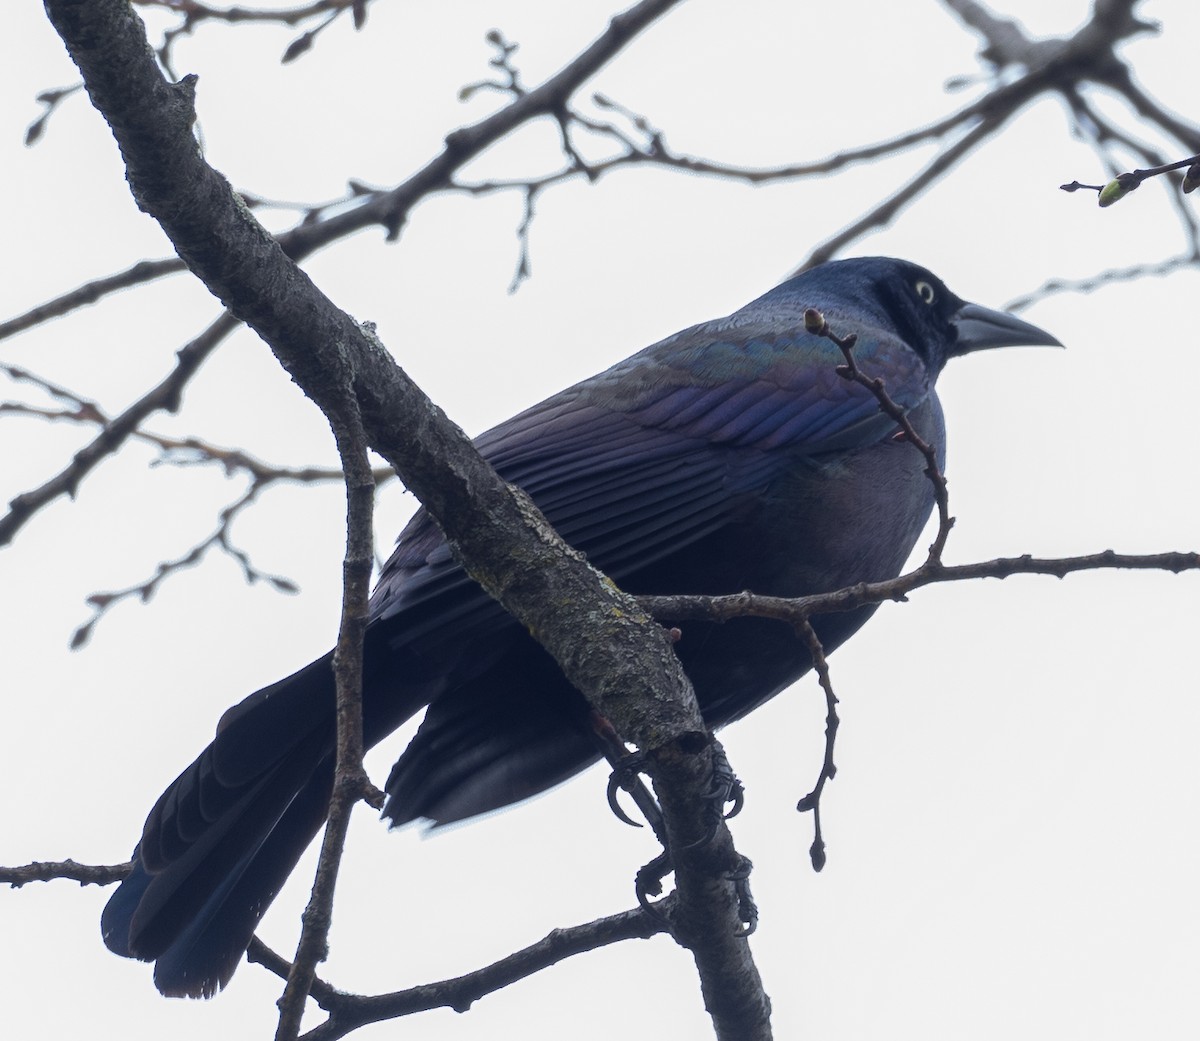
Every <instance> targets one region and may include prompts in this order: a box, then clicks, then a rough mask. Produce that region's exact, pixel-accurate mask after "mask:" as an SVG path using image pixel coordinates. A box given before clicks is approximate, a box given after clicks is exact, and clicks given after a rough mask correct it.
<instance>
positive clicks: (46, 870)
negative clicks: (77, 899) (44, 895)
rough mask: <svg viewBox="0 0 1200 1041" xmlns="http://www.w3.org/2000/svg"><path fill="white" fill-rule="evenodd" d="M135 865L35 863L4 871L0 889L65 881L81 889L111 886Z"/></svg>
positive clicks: (1, 875) (0, 875)
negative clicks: (2, 886) (76, 884)
mask: <svg viewBox="0 0 1200 1041" xmlns="http://www.w3.org/2000/svg"><path fill="white" fill-rule="evenodd" d="M132 870H133V864H132V863H125V864H80V863H78V862H77V861H74V860H35V861H34V862H33V863H32V864H22V865H21V866H20V867H0V885H9V886H12V887H13V889H20V888H21V886H23V885H27V884H28V883H30V882H53V881H54V880H56V879H60V878H65V879H68V880H70V881H72V882H78V883H79V884H80V885H81V886H107V885H111V884H112V883H113V882H120V881H121V879H123V878H124V877H125V876H126V875H128V874H129V872H130V871H132Z"/></svg>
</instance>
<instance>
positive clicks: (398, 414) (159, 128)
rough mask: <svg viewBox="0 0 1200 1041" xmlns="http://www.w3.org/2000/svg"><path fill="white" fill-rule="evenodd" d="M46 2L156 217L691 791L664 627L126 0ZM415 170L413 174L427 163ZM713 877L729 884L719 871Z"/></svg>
mask: <svg viewBox="0 0 1200 1041" xmlns="http://www.w3.org/2000/svg"><path fill="white" fill-rule="evenodd" d="M670 6H671V3H669V2H667V0H654V2H651V0H644V2H643V3H641V4H638V5H637V6H635V7H633V8H631V9H630V10H629V11H628V12H626V13H625V14H622V15H618V16H617V17H615V18H614V19H613V20H612V22H611V23H610V25H609V28H608V29H607V31H606V32H605V33H604V34H602V35H601V36H600V37H599V38H598V39H597V41H596V42H595V43H593V44H592V45H591V46H590V47H589V48H588V49H587V50H586V51H584V52H583V54H581V55H580V57H579V58H578V59H576V61H575V62H573V63H572V64H571V66H569V67H568V68H567V69H564V70H563V71H562V72H560V73H558V74H557V75H556V76H554V77H551V79H550V80H548V81H547V82H546V84H543V86H542V87H540V88H538V89H537V90H534V91H531V92H530V93H529V94H526V95H523V96H522V97H520V98H518V99H517V100H516V101H514V103H513V104H512V105H511V106H509V109H507V110H505V111H506V112H511V113H512V116H511V117H510V118H511V119H512V120H515V121H517V122H519V121H521V120H523V119H525V118H528V116H529V114H531V113H537V112H547V111H553V109H554V107H555V106H556V105H558V104H561V102H562V100H563V98H565V96H566V94H568V93H569V92H570V90H572V89H573V88H574V85H577V84H578V83H579V82H582V80H583V79H586V78H587V76H589V75H591V73H592V72H594V71H595V70H596V69H597V68H598V67H599V66H600V65H601V64H603V62H605V61H607V60H608V59H609V58H610V57H611V56H612V55H613V54H615V53H616V52H617V51H618V50H619V49H620V48H621V46H623V45H624V43H626V42H628V40H629V39H631V38H632V36H633V35H635V34H636V33H637V32H638V31H639V30H640V29H641V28H643V27H644V26H645V25H647V24H649V22H650V21H652V20H653V19H654V18H655V17H657V16H658V15H659V14H661V13H662V12H663V11H665V10H667V9H668V8H669V7H670ZM46 7H47V10H48V11H49V13H50V16H51V20H52V21H53V22H54V25H55V28H56V29H57V30H58V32H59V34H60V35H61V36H62V37H63V39H64V41H65V42H66V43H67V46H68V50H69V51H70V52H71V56H72V58H73V59H74V60H75V62H76V64H77V65H78V66H79V68H80V71H81V72H82V73H83V76H84V80H85V83H86V84H87V87H88V92H89V95H90V96H91V98H92V101H93V104H95V105H96V107H97V108H98V109H99V110H100V111H101V112H102V113H103V114H104V116H105V118H106V119H107V120H108V122H109V125H110V126H111V127H112V130H113V134H114V136H115V137H116V139H117V142H118V145H119V146H120V148H121V152H122V155H123V157H124V159H125V162H126V166H127V171H128V179H129V182H130V186H131V189H132V191H133V194H134V198H135V199H136V200H137V203H138V205H139V206H140V207H141V208H142V209H144V210H145V211H146V212H148V213H150V214H151V215H153V216H154V217H155V218H156V219H157V220H158V221H159V222H160V224H161V225H162V226H163V229H164V230H165V231H166V233H167V235H168V237H169V238H170V239H171V241H172V243H173V244H174V246H175V248H176V250H177V252H178V253H179V255H180V256H181V257H182V258H183V259H184V260H185V262H186V263H187V264H188V266H189V267H190V268H191V269H192V271H193V272H194V273H195V274H196V275H197V276H198V277H200V278H201V280H202V281H204V282H205V284H206V285H207V286H208V287H209V289H210V290H211V291H212V292H213V293H214V294H215V295H216V296H218V297H219V298H220V299H221V300H222V302H223V303H224V304H225V305H226V306H227V307H228V308H229V310H230V311H231V313H232V314H234V315H236V316H237V317H238V318H239V319H241V320H243V321H245V322H246V323H247V324H248V325H250V326H251V328H253V329H254V330H255V331H256V332H257V333H258V334H259V335H260V336H261V337H262V338H263V339H264V340H266V342H267V343H268V344H269V345H270V346H271V349H272V350H273V351H274V352H275V354H276V356H277V357H278V358H279V360H280V362H281V364H283V366H284V367H285V368H286V369H287V370H288V372H289V373H290V374H291V375H292V377H293V378H294V379H295V380H296V382H297V383H298V384H299V385H300V386H301V388H302V389H303V390H304V391H305V393H306V394H308V395H309V397H311V398H312V399H313V400H314V401H315V402H316V403H317V404H318V405H319V406H320V407H321V408H322V410H323V411H325V412H326V414H327V415H329V416H330V417H331V419H332V420H333V421H334V423H335V425H336V423H337V421H338V417H339V416H341V415H342V412H341V406H342V400H341V388H343V387H345V386H346V385H347V379H349V380H350V381H351V382H352V385H353V386H354V388H355V391H356V393H357V396H358V407H359V409H360V410H361V415H362V420H363V428H364V430H365V432H366V435H367V437H368V439H369V441H370V443H371V446H372V447H373V448H375V450H376V451H378V452H379V453H380V454H381V455H383V456H384V458H386V459H387V460H388V461H389V462H390V463H392V465H393V466H395V468H396V470H397V472H398V473H399V474H400V475H401V477H402V479H403V480H404V482H405V484H406V485H407V486H408V487H409V488H410V489H411V490H412V491H413V492H415V493H416V494H417V496H418V497H419V498H420V499H421V501H422V502H423V503H424V504H425V506H426V507H427V508H428V509H429V511H430V513H431V514H432V516H434V517H435V518H436V519H437V520H438V522H439V523H440V524H441V526H442V529H443V531H444V532H445V534H446V536H447V539H448V540H449V543H450V546H451V549H452V550H453V551H454V553H455V554H456V556H457V557H458V559H460V560H461V561H462V563H463V564H464V566H465V567H466V568H467V570H468V571H469V572H470V573H471V575H472V576H473V577H474V578H476V579H477V580H478V581H479V582H480V584H481V585H482V586H483V587H484V588H485V589H486V590H487V591H488V592H489V593H491V594H492V595H493V596H495V597H496V598H497V599H498V600H500V601H501V603H503V604H504V605H505V607H507V608H508V609H509V610H510V611H511V612H512V613H513V614H514V615H515V616H516V617H517V618H518V619H519V620H520V621H521V622H522V623H523V624H524V625H525V626H526V627H527V628H528V629H529V630H530V631H531V632H533V633H535V634H536V635H537V637H538V639H539V640H540V641H541V642H542V644H543V645H544V646H545V647H546V649H547V650H548V651H549V652H550V653H551V654H552V655H553V657H554V658H555V659H556V660H557V662H558V663H559V665H560V666H561V667H562V669H563V671H564V673H565V674H566V676H567V678H568V679H569V680H570V681H571V682H572V684H573V685H574V686H575V687H576V688H577V689H579V690H580V691H581V692H582V693H583V694H584V695H585V696H586V697H587V698H588V700H589V701H590V702H591V704H592V705H593V706H594V707H595V708H596V709H597V710H598V711H600V712H601V713H602V714H603V715H604V716H605V717H607V718H608V719H611V720H612V721H613V722H614V724H615V725H616V726H617V728H618V731H619V732H620V733H621V734H622V735H623V736H624V737H626V738H627V739H628V740H630V741H632V742H634V743H635V744H636V745H637V746H638V747H639V748H641V749H643V750H645V751H647V752H648V754H649V756H650V761H651V764H652V765H651V769H652V775H653V776H654V777H655V779H656V783H661V781H662V777H661V776H660V771H659V769H658V768H659V766H660V765H661V767H662V770H661V774H662V775H664V776H665V775H670V776H671V777H678V776H680V775H681V774H682V773H684V771H682V770H680V769H679V768H678V764H679V762H680V761H687V760H689V759H691V760H694V762H690V763H688V764H687V765H688V770H687V772H688V773H689V774H691V775H692V776H691V778H690V779H691V780H693V781H694V780H696V778H697V777H699V778H701V781H700V785H701V787H700V788H698V790H697V791H695V792H689V793H674V792H669V791H667V789H666V787H664V788H663V790H662V791H660V798H662V799H663V801H664V803H665V804H669V805H672V806H674V805H675V804H676V803H677V802H682V803H690V802H694V801H696V800H698V799H700V797H701V795H702V791H703V787H705V786H706V785H707V782H708V778H709V777H710V776H711V746H710V744H709V742H708V741H707V739H706V731H705V727H704V724H703V721H702V720H701V718H700V714H699V709H698V706H697V705H696V701H695V696H694V694H693V693H692V690H691V687H690V684H689V683H688V681H687V678H686V676H685V675H684V674H683V671H682V669H681V668H680V665H679V662H678V660H677V659H676V658H675V655H674V652H673V650H672V648H671V644H670V640H669V638H668V636H667V635H666V634H665V633H664V632H663V631H662V630H661V628H660V627H659V626H657V625H656V624H655V623H654V622H653V621H652V620H651V619H650V618H649V616H647V615H646V614H645V613H644V612H642V611H641V610H640V609H638V607H637V605H636V603H635V602H634V601H633V600H632V599H631V598H630V597H628V596H626V595H625V594H622V593H621V592H620V591H618V590H617V589H616V588H615V587H614V586H613V585H612V584H611V583H610V582H608V581H607V580H606V579H605V578H604V577H603V576H602V575H600V574H599V573H598V572H597V571H595V570H594V569H592V568H591V567H589V566H588V565H587V563H586V561H585V560H584V559H583V558H582V557H581V556H580V555H579V554H578V553H576V552H575V551H574V550H572V549H571V548H570V547H568V546H566V545H565V544H564V543H563V542H562V541H561V540H560V539H559V538H558V537H557V535H555V533H554V532H553V530H552V529H551V528H550V526H549V524H548V523H547V522H546V520H545V518H544V517H542V515H541V514H540V512H539V511H538V510H537V508H536V507H535V506H534V505H533V503H532V502H531V501H530V500H529V499H528V497H527V496H525V495H524V494H522V493H521V492H519V491H517V490H516V489H514V488H511V487H510V486H508V485H505V484H504V483H503V482H502V481H501V480H500V479H499V478H498V477H497V476H496V475H495V473H494V472H493V471H492V470H491V469H490V467H488V466H487V465H486V464H485V463H484V462H483V460H482V459H481V458H480V457H479V455H478V453H477V452H476V451H475V449H474V448H473V446H472V445H471V443H470V442H469V441H468V440H467V438H466V437H465V435H463V433H462V432H461V431H460V430H459V429H458V428H457V427H455V426H454V425H453V424H452V423H451V422H450V421H449V420H448V419H447V418H446V416H445V415H444V414H443V413H442V412H441V411H440V410H439V409H438V408H437V407H436V406H435V405H434V404H433V403H432V402H431V401H429V399H428V398H427V397H426V396H425V395H424V394H423V393H422V392H421V391H420V389H419V388H418V387H416V386H415V384H413V383H412V382H411V380H409V379H408V377H407V376H406V375H405V374H404V372H403V371H402V370H401V369H400V368H399V367H398V366H397V365H396V364H395V362H394V361H393V360H392V359H391V358H390V357H389V356H388V355H387V354H386V352H384V351H383V350H382V348H381V347H379V346H378V344H376V343H375V342H373V341H372V339H371V338H370V337H368V336H366V335H364V334H363V332H362V330H360V329H359V328H358V326H357V325H356V324H355V323H354V322H353V321H352V320H351V319H350V318H349V316H347V315H345V314H344V313H343V312H341V311H340V310H338V309H337V308H336V307H334V306H333V304H332V303H331V302H330V301H329V300H328V299H327V298H325V297H324V295H323V294H321V293H320V291H319V290H318V289H317V288H316V287H315V286H314V285H313V284H312V282H311V280H310V279H309V278H308V276H307V275H305V274H304V272H302V271H301V270H299V269H298V268H297V267H296V266H295V265H294V264H293V263H292V262H291V261H289V260H288V259H287V257H286V256H285V255H284V252H283V250H282V249H281V248H280V245H279V243H278V242H277V241H276V240H275V239H273V238H272V237H271V236H270V235H269V234H268V233H267V232H266V231H265V229H263V228H262V227H261V226H260V225H259V224H258V223H257V222H256V221H254V219H253V217H252V216H251V214H250V213H249V211H248V210H247V209H246V208H245V206H244V205H242V204H241V203H240V200H239V199H238V198H237V197H236V196H235V195H234V193H233V192H232V190H231V189H230V187H229V184H228V182H227V181H225V179H224V178H223V177H221V176H220V175H219V174H217V173H216V171H214V170H212V169H211V168H210V167H209V166H208V165H207V164H206V163H205V162H204V160H203V158H202V157H201V155H200V153H199V150H198V148H197V146H196V142H195V140H194V138H193V136H192V133H191V126H192V122H193V120H194V111H193V107H192V92H193V90H194V88H195V81H194V80H193V79H185V80H184V81H182V82H181V83H179V84H170V83H167V82H166V81H165V80H164V79H163V78H162V75H161V74H160V72H159V70H158V68H157V66H156V64H155V63H154V60H153V57H152V55H151V53H150V50H149V46H148V44H147V42H146V39H145V36H144V33H143V31H142V28H141V24H140V22H139V21H138V20H137V19H136V18H135V17H134V16H133V14H132V12H131V11H130V9H129V8H128V6H127V5H125V4H123V3H121V2H120V0H86V2H85V0H47V3H46ZM487 122H488V121H485V123H487ZM509 125H511V124H504V123H494V122H493V123H491V124H490V125H489V126H488V127H487V128H485V129H483V130H481V129H480V128H481V127H482V126H483V124H476V126H474V127H469V128H466V129H465V130H460V131H456V132H455V133H454V134H452V135H451V136H450V138H449V139H448V140H447V150H446V153H444V157H443V159H442V160H441V161H440V163H435V164H431V167H430V168H427V171H426V173H425V178H426V179H427V180H428V179H432V180H434V181H437V182H439V183H441V182H444V180H445V179H446V178H447V177H448V176H449V175H450V173H451V172H452V170H453V169H454V168H455V166H456V165H457V163H458V162H461V153H462V152H467V151H472V150H477V149H479V148H481V147H483V142H484V141H487V142H488V143H490V141H491V140H494V139H495V138H496V137H497V136H499V134H500V133H502V132H504V131H506V130H507V129H508V127H509ZM414 181H416V182H418V183H419V182H420V181H421V175H418V177H417V178H414ZM422 190H424V189H422ZM404 212H406V208H405V205H404V204H403V200H400V204H399V205H397V206H395V207H394V208H393V210H392V211H391V219H392V220H393V222H394V227H395V228H396V229H398V227H399V222H400V221H401V220H402V219H403V214H404ZM672 827H674V829H675V830H676V831H679V832H686V831H687V830H688V827H689V825H688V822H686V821H675V822H673V824H672V822H669V823H668V828H669V830H670V829H671V828H672ZM718 831H719V834H718V836H717V841H718V842H722V843H724V842H728V841H730V840H729V838H728V832H727V830H726V829H724V828H723V827H721V828H720V829H718ZM693 867H694V865H693V864H691V863H688V864H684V865H682V866H681V869H680V871H679V873H678V874H677V877H676V881H677V885H678V886H679V888H680V890H681V891H683V890H684V889H687V890H688V891H689V892H692V891H693V888H695V889H696V890H697V891H698V889H699V887H692V886H691V885H690V884H689V883H690V880H689V879H688V878H687V877H685V876H686V874H687V872H688V871H689V870H692V869H693ZM710 881H711V880H710ZM710 888H711V887H710ZM718 888H719V889H720V890H721V891H722V892H724V893H725V894H726V895H729V894H731V893H732V885H731V884H730V883H728V882H721V883H720V885H719V887H718ZM691 913H693V914H695V915H697V916H698V917H702V918H704V919H705V920H707V921H709V922H711V923H714V924H713V927H714V928H728V930H729V931H730V932H733V931H735V930H736V928H737V925H738V919H737V915H736V909H734V911H733V913H730V909H729V908H728V907H711V908H705V909H701V908H692V909H691ZM742 946H743V947H744V943H743V944H742ZM697 962H698V964H699V965H701V967H702V971H703V972H705V974H706V978H705V979H704V981H703V985H704V988H705V992H706V993H722V992H724V990H725V989H726V987H725V984H724V982H723V980H722V979H721V978H720V973H721V972H722V971H725V970H726V966H724V965H723V964H722V963H721V962H720V961H719V960H718V959H715V958H710V957H704V958H703V959H702V958H701V957H700V956H699V955H698V956H697ZM728 971H729V972H730V974H731V977H732V978H731V981H730V986H731V987H733V986H737V987H738V988H739V989H740V988H741V986H742V985H743V984H744V982H745V980H744V977H745V971H744V959H743V960H742V961H741V962H739V963H738V964H737V965H736V966H729V967H728ZM709 973H711V974H712V975H711V976H709V975H708V974H709ZM760 993H761V988H760ZM761 1002H765V997H762V998H761V999H760V1003H761ZM715 1021H716V1022H718V1024H719V1032H720V1036H722V1037H734V1036H741V1037H765V1036H768V1035H767V1034H766V1033H764V1031H763V1030H762V1029H759V1026H758V1024H755V1029H754V1030H753V1031H752V1032H751V1031H746V1032H743V1033H741V1034H738V1033H736V1032H735V1030H736V1027H731V1025H730V1022H729V1021H728V1020H727V1019H726V1020H724V1021H722V1020H715Z"/></svg>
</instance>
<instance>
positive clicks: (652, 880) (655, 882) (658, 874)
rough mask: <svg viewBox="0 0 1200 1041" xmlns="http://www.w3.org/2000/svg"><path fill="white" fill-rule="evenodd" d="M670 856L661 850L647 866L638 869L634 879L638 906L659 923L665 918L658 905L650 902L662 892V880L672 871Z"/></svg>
mask: <svg viewBox="0 0 1200 1041" xmlns="http://www.w3.org/2000/svg"><path fill="white" fill-rule="evenodd" d="M674 869H675V868H674V865H673V864H672V862H671V855H670V854H669V853H668V852H667V851H666V850H663V851H662V852H661V853H660V854H659V855H658V856H657V857H655V858H654V859H653V860H652V861H650V863H649V864H645V865H643V866H642V867H640V868H638V873H637V875H636V877H635V879H634V884H633V889H634V892H635V893H636V894H637V902H638V906H639V907H641V909H642V910H643V911H645V912H646V913H647V914H649V915H653V916H654V917H655V918H657V919H658V920H659V921H661V922H665V921H667V916H666V915H665V914H664V913H663V912H662V911H661V910H660V909H659V906H658V904H656V903H654V902H653V901H651V899H650V898H651V897H652V896H659V895H661V893H662V891H663V885H662V882H663V879H664V878H666V877H667V875H669V874H670V873H671V872H672V871H673V870H674Z"/></svg>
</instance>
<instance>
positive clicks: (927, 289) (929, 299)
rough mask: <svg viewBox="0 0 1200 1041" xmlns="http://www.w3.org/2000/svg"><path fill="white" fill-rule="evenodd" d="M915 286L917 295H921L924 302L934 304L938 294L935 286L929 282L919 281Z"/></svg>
mask: <svg viewBox="0 0 1200 1041" xmlns="http://www.w3.org/2000/svg"><path fill="white" fill-rule="evenodd" d="M913 288H914V289H916V291H917V296H919V297H920V298H921V300H922V301H923V302H924V303H927V304H932V303H933V300H934V297H936V296H937V293H936V292H935V291H934V288H933V286H931V285H930V284H929V283H928V282H918V283H917V284H916V285H915V286H914V287H913Z"/></svg>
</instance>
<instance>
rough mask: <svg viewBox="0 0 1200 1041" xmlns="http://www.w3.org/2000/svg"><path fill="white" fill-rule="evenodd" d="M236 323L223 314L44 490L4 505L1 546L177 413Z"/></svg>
mask: <svg viewBox="0 0 1200 1041" xmlns="http://www.w3.org/2000/svg"><path fill="white" fill-rule="evenodd" d="M237 325H238V322H237V319H236V318H234V317H232V316H231V315H230V314H228V313H226V314H223V315H221V317H220V318H218V319H217V320H216V321H215V322H213V324H212V325H210V326H209V327H208V328H207V329H206V330H205V331H204V332H202V333H201V334H200V335H199V336H197V337H196V339H194V340H192V342H191V343H189V344H187V345H186V346H185V347H184V348H183V349H182V350H180V351H179V353H178V354H177V355H176V361H175V368H174V369H173V370H172V371H171V372H170V374H169V375H168V376H167V377H166V378H165V379H163V380H162V381H161V382H160V383H159V384H158V385H157V386H155V387H153V388H151V389H150V390H149V391H147V392H146V393H145V394H143V395H142V396H141V397H140V398H139V399H138V400H137V401H135V402H134V403H133V404H132V405H130V406H129V407H128V408H127V409H126V410H125V411H124V412H122V413H121V414H120V415H119V416H117V417H116V418H115V419H114V420H112V422H111V423H108V424H107V425H106V426H105V427H104V429H103V430H102V431H101V433H100V434H99V435H98V436H97V437H96V439H95V440H94V441H92V442H91V444H89V445H87V446H86V447H85V448H82V449H80V450H79V451H78V452H76V453H75V458H74V459H72V460H71V462H70V464H69V465H68V466H67V467H66V468H65V469H63V470H62V471H60V472H59V473H58V474H56V475H55V476H54V477H51V478H50V479H49V480H48V481H46V482H45V483H44V484H42V485H39V486H38V487H37V488H34V489H32V490H31V491H28V492H24V493H22V494H21V495H18V496H17V497H16V498H15V499H13V500H12V501H11V502H10V503H9V504H8V513H6V514H5V515H4V516H3V517H0V546H5V545H7V544H8V543H10V542H11V541H12V540H13V538H14V537H15V536H16V534H17V532H19V531H20V530H21V528H22V527H24V526H25V524H26V523H28V521H29V520H30V519H31V518H32V517H33V516H34V515H35V514H36V513H37V512H38V511H39V510H40V509H41V508H42V507H43V506H45V505H47V504H48V503H51V502H53V501H54V500H55V499H57V498H59V497H60V496H63V495H69V496H71V497H74V495H75V492H76V490H77V489H78V488H79V482H80V481H82V480H83V478H84V477H86V476H87V475H88V474H89V473H90V472H91V471H92V469H93V468H94V467H95V466H96V465H97V464H98V463H99V462H100V461H101V460H103V459H106V458H108V456H110V455H112V454H113V453H114V452H116V451H117V449H118V448H120V447H121V445H122V444H123V443H124V442H125V441H126V440H127V439H128V438H130V437H131V436H133V434H134V432H135V431H136V430H137V429H138V426H139V424H140V423H141V422H142V420H144V419H145V418H146V417H147V416H149V415H152V414H153V413H155V412H160V411H163V410H166V411H168V412H174V411H175V410H176V409H178V408H179V402H180V396H181V395H182V393H183V388H184V387H185V386H186V385H187V382H188V381H189V380H190V379H191V378H192V376H193V375H194V374H195V372H196V370H197V369H199V368H200V366H201V365H202V364H203V363H204V360H205V359H206V358H207V357H208V356H209V355H210V354H211V353H212V352H213V351H214V350H215V349H216V348H217V345H218V344H220V343H221V341H222V340H224V339H225V337H226V336H228V335H229V334H230V333H231V332H233V330H234V329H236V328H237Z"/></svg>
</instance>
